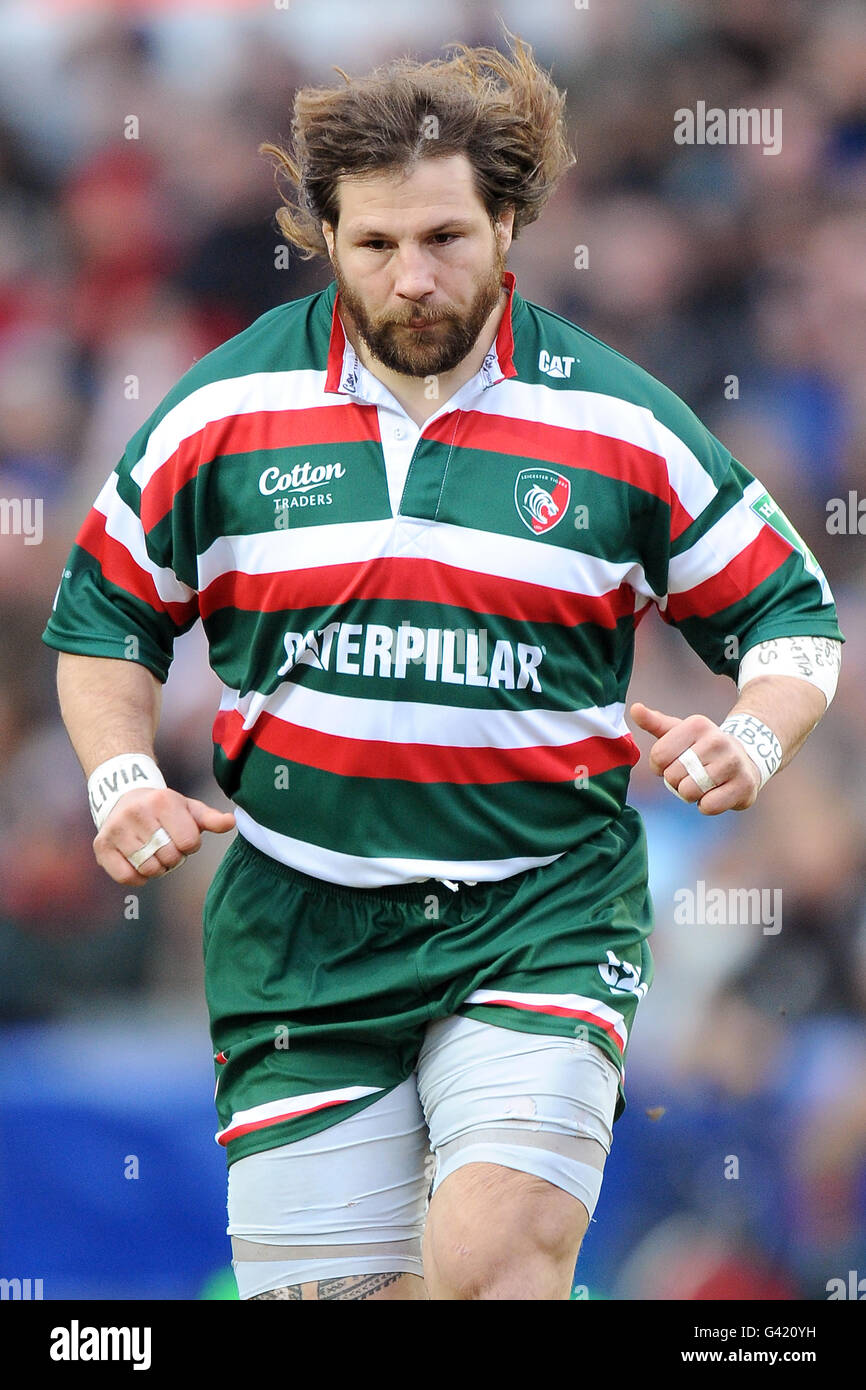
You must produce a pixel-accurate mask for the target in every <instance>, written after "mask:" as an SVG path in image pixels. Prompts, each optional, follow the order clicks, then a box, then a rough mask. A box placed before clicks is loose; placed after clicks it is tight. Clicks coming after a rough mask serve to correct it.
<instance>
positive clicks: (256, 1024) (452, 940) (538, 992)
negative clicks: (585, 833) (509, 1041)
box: [204, 807, 652, 1165]
mask: <svg viewBox="0 0 866 1390" xmlns="http://www.w3.org/2000/svg"><path fill="white" fill-rule="evenodd" d="M651 930H652V906H651V902H650V897H649V892H648V888H647V858H646V841H645V836H644V830H643V823H642V821H641V819H640V816H639V815H638V813H637V812H636V811H635V810H634V809H633V808H631V807H626V809H625V811H624V813H623V814H622V815H621V816H620V817H619V818H618V819H617V820H616V821H612V822H610V824H609V825H608V826H607V827H606V828H605V829H604V830H603V831H602V832H601V833H600V834H598V835H596V836H594V837H593V838H592V840H590V841H586V842H584V843H583V844H581V845H579V846H578V847H576V848H575V849H572V850H569V851H567V852H566V853H565V854H563V855H561V856H560V857H559V858H558V859H556V860H554V861H553V862H552V863H551V864H546V865H543V866H541V867H539V868H534V869H529V870H527V871H526V872H524V873H519V874H515V875H513V876H512V877H510V878H506V879H502V880H499V881H496V882H492V883H478V884H475V885H465V884H461V885H459V886H458V887H457V889H456V890H452V889H451V888H450V887H449V886H447V885H446V884H445V883H443V882H441V881H440V880H438V879H426V880H423V881H419V882H414V883H407V884H405V885H400V886H399V887H382V888H347V887H343V886H341V885H338V884H333V883H328V882H324V881H322V880H320V879H315V878H311V877H310V876H308V875H306V874H303V873H300V872H299V871H297V870H295V869H292V868H289V867H288V866H286V865H284V864H280V863H278V862H277V861H276V860H273V859H271V858H270V857H269V856H268V855H265V854H263V853H262V852H261V851H260V850H258V849H256V848H255V847H254V846H252V845H250V844H249V842H248V841H246V840H244V839H243V837H242V836H240V835H238V836H237V837H236V839H235V840H234V841H233V842H232V845H231V846H230V848H229V850H228V852H227V854H226V855H225V857H224V859H223V861H222V863H221V864H220V866H219V869H218V870H217V873H216V875H215V877H214V880H213V883H212V884H211V887H210V889H209V891H208V895H207V899H206V902H205V908H204V956H205V991H206V997H207V1003H208V1009H209V1013H210V1020H211V1036H212V1039H213V1046H214V1058H215V1071H216V1090H215V1101H216V1108H217V1115H218V1120H219V1130H218V1133H217V1135H216V1139H217V1142H218V1143H219V1144H221V1145H223V1146H224V1148H225V1150H226V1158H227V1162H228V1164H229V1165H231V1164H232V1163H234V1162H235V1161H236V1160H237V1159H240V1158H245V1157H247V1156H248V1155H250V1154H255V1153H261V1152H263V1151H264V1150H266V1149H270V1148H276V1147H279V1146H281V1145H284V1144H287V1143H292V1142H293V1141H295V1140H297V1139H303V1138H306V1137H307V1136H308V1135H312V1134H316V1133H318V1132H320V1131H321V1130H324V1129H327V1128H328V1127H329V1126H331V1125H334V1124H337V1123H339V1122H340V1121H342V1120H344V1119H346V1118H347V1117H348V1116H350V1115H353V1114H355V1113H356V1112H358V1111H360V1110H363V1109H365V1108H366V1107H367V1106H370V1105H372V1104H374V1103H375V1102H376V1101H378V1100H379V1099H381V1097H383V1096H384V1095H386V1094H387V1093H388V1092H389V1091H390V1090H392V1089H393V1088H394V1087H396V1086H399V1085H401V1083H403V1082H404V1081H405V1080H406V1079H407V1078H409V1077H410V1076H412V1074H413V1072H415V1070H416V1067H417V1064H418V1058H419V1055H420V1052H421V1048H422V1046H423V1044H424V1040H425V1036H426V1033H427V1029H428V1025H429V1024H431V1023H432V1022H433V1021H434V1020H437V1019H444V1018H448V1017H450V1016H452V1015H462V1016H464V1017H467V1018H472V1019H477V1020H479V1021H480V1022H483V1023H488V1024H493V1025H494V1026H496V1027H501V1028H508V1029H512V1030H515V1031H517V1032H522V1033H532V1034H547V1035H550V1036H554V1037H567V1038H571V1039H576V1040H583V1041H585V1042H588V1043H591V1044H593V1045H594V1046H595V1047H598V1048H599V1049H600V1050H601V1051H602V1052H603V1053H604V1054H605V1056H606V1057H608V1058H609V1059H610V1060H611V1061H612V1062H613V1063H614V1064H615V1066H616V1067H617V1068H618V1070H619V1073H620V1081H619V1086H618V1093H617V1104H616V1112H615V1118H617V1119H618V1118H619V1116H620V1115H621V1114H622V1111H623V1110H624V1108H625V1094H624V1090H623V1081H624V1075H625V1066H624V1064H625V1057H626V1051H627V1047H628V1041H629V1034H630V1031H631V1027H632V1024H633V1021H634V1016H635V1011H636V1009H637V1005H638V1003H639V1001H640V999H642V998H643V995H644V994H645V993H646V990H647V989H648V987H649V985H650V984H651V982H652V957H651V954H650V950H649V945H648V941H647V937H648V936H649V933H650V932H651Z"/></svg>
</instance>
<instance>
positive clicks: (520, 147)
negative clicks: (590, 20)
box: [259, 30, 575, 260]
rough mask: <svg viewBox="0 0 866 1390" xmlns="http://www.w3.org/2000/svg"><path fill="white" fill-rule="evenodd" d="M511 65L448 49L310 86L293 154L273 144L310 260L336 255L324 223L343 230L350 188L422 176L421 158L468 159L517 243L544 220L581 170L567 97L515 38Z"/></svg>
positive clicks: (301, 94) (287, 204) (489, 204)
mask: <svg viewBox="0 0 866 1390" xmlns="http://www.w3.org/2000/svg"><path fill="white" fill-rule="evenodd" d="M506 33H507V34H508V38H509V40H511V39H513V40H514V43H513V44H510V45H509V47H510V56H506V55H504V54H502V53H500V52H499V51H498V50H497V49H495V48H486V47H479V48H469V47H467V45H466V44H464V43H455V44H450V45H449V46H448V50H447V51H449V52H450V51H452V50H453V51H454V56H453V57H449V58H447V59H439V58H437V59H434V60H432V61H431V62H428V63H420V62H418V61H417V60H416V59H413V58H409V57H404V58H397V59H394V60H392V61H391V62H389V63H386V64H384V65H382V66H380V67H377V68H375V69H374V71H373V72H371V73H370V74H369V75H368V76H366V77H361V78H351V77H349V76H348V75H347V74H346V73H345V72H343V70H342V68H336V69H335V70H336V71H337V72H339V73H340V76H341V77H342V78H343V79H344V82H345V86H343V87H302V88H300V89H299V91H298V92H297V93H296V95H295V102H294V117H293V121H292V140H291V146H290V148H284V147H283V146H281V145H273V144H265V145H261V146H260V147H259V153H260V154H267V155H270V156H272V158H273V160H274V165H275V168H274V175H275V179H276V181H277V186H278V188H279V187H280V183H281V180H282V181H283V182H285V183H287V184H288V185H289V186H290V190H291V195H290V196H288V197H287V196H286V195H285V194H284V193H283V192H282V190H280V192H281V197H282V199H283V206H282V207H280V208H278V210H277V214H276V217H277V222H278V224H279V227H280V230H281V231H282V233H283V236H284V237H285V238H286V240H287V241H288V242H291V244H292V245H293V246H296V247H298V249H299V250H300V252H301V255H302V257H303V259H304V260H309V259H310V257H312V256H316V255H327V247H326V244H325V239H324V237H323V236H322V231H321V225H320V224H321V222H323V221H325V222H329V223H331V225H332V226H334V227H336V226H337V220H338V216H339V202H338V180H339V178H340V177H341V176H342V175H352V176H358V175H363V174H370V173H373V172H374V171H376V172H378V171H380V170H381V171H394V172H397V171H403V170H411V169H412V168H413V167H414V166H415V165H416V164H417V162H418V161H419V160H420V159H424V158H441V157H444V156H446V155H453V154H465V155H466V156H467V157H468V159H469V161H470V163H471V164H472V167H473V170H474V173H475V184H476V188H477V191H478V196H479V197H480V199H481V201H482V202H483V203H484V206H485V208H486V209H487V212H488V215H489V216H490V217H491V219H495V218H497V217H498V216H500V215H501V213H502V212H503V211H504V210H505V209H506V208H510V207H511V208H514V233H513V234H514V236H517V234H518V232H519V231H520V229H521V228H522V227H526V226H528V225H529V223H530V222H534V221H535V219H536V218H537V217H538V215H539V213H540V212H541V210H542V208H543V207H544V204H545V203H546V202H547V200H548V198H549V197H550V195H551V194H552V193H553V191H554V189H555V187H556V184H557V182H558V181H559V179H560V177H561V176H562V174H563V173H564V172H565V170H566V169H568V168H569V167H570V165H572V164H573V163H574V162H575V158H574V155H573V154H572V152H571V150H570V149H569V148H568V144H567V141H566V136H565V121H564V114H563V113H564V107H565V92H560V91H558V89H557V88H556V87H555V86H554V84H553V82H552V80H551V78H550V77H549V75H548V74H547V73H546V72H544V71H543V70H542V69H541V68H539V67H538V65H537V64H536V63H535V61H534V59H533V56H532V49H531V48H530V47H529V45H528V44H526V43H524V42H523V40H522V39H519V38H516V36H515V35H513V34H510V33H508V31H507V30H506Z"/></svg>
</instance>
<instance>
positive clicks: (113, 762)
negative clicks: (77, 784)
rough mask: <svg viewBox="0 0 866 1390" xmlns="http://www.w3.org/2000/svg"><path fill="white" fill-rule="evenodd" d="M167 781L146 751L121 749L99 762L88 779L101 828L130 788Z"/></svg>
mask: <svg viewBox="0 0 866 1390" xmlns="http://www.w3.org/2000/svg"><path fill="white" fill-rule="evenodd" d="M165 785H166V782H165V778H164V777H163V775H162V773H161V772H160V770H159V768H158V767H157V765H156V763H155V762H154V761H153V758H151V757H148V755H147V754H146V753H118V755H117V757H116V758H109V759H108V760H107V761H106V762H104V763H100V764H99V767H97V768H96V769H95V770H94V771H93V772H92V773H91V774H90V777H89V778H88V781H87V795H88V798H89V800H90V814H91V815H92V816H93V823H94V825H95V826H96V828H97V830H101V829H102V827H103V825H104V823H105V821H106V820H107V819H108V817H109V816H110V814H111V812H112V811H113V810H114V808H115V806H116V805H117V803H118V801H119V800H120V798H121V797H122V796H125V795H126V793H127V792H137V791H143V790H144V789H145V788H146V787H154V788H157V787H164V786H165Z"/></svg>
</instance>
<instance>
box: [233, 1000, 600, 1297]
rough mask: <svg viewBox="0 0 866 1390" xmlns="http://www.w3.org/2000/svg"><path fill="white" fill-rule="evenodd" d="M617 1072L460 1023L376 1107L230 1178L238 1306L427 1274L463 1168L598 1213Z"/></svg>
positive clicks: (434, 1032)
mask: <svg viewBox="0 0 866 1390" xmlns="http://www.w3.org/2000/svg"><path fill="white" fill-rule="evenodd" d="M619 1075H620V1074H619V1071H618V1069H617V1067H616V1066H614V1064H613V1063H612V1062H611V1061H610V1060H609V1059H608V1058H607V1057H605V1055H604V1053H603V1052H601V1050H600V1049H599V1048H597V1047H595V1046H594V1045H593V1044H592V1043H588V1042H586V1041H583V1040H581V1039H572V1038H560V1037H547V1036H542V1035H539V1034H534V1033H519V1032H516V1031H514V1030H512V1029H508V1028H496V1027H493V1026H492V1025H490V1024H487V1023H479V1022H478V1021H476V1020H475V1019H469V1018H463V1017H461V1016H459V1015H455V1016H453V1017H451V1018H446V1019H441V1020H439V1021H437V1022H435V1023H432V1024H430V1026H429V1027H428V1030H427V1035H426V1038H425V1041H424V1045H423V1047H422V1049H421V1053H420V1055H419V1059H418V1067H417V1071H416V1072H415V1073H413V1075H412V1076H410V1077H409V1078H408V1079H407V1080H406V1081H404V1082H402V1083H401V1084H400V1085H399V1086H396V1087H394V1089H393V1090H392V1091H389V1092H388V1094H387V1095H385V1096H383V1097H382V1099H381V1100H379V1101H376V1102H375V1104H373V1105H370V1106H368V1107H367V1108H366V1109H365V1110H361V1111H359V1112H357V1113H356V1114H355V1115H351V1116H350V1117H349V1118H348V1119H345V1120H341V1121H339V1122H338V1123H337V1124H335V1125H332V1126H331V1127H330V1128H329V1129H325V1130H322V1131H320V1132H319V1133H318V1134H313V1135H310V1136H308V1137H307V1138H306V1139H299V1140H296V1141H295V1142H294V1143H293V1144H283V1145H282V1146H280V1147H278V1148H273V1149H266V1150H265V1151H264V1152H263V1153H257V1154H251V1155H250V1156H249V1157H247V1158H241V1159H238V1160H237V1161H236V1162H235V1163H233V1164H232V1166H231V1167H230V1169H229V1184H228V1215H229V1224H228V1234H229V1235H230V1236H231V1237H232V1253H233V1257H234V1258H233V1260H232V1264H233V1266H234V1270H235V1276H236V1278H237V1282H238V1291H239V1295H240V1297H241V1298H242V1299H247V1298H252V1297H254V1296H255V1295H256V1294H259V1293H265V1292H267V1291H268V1290H269V1289H277V1288H280V1287H282V1286H284V1285H287V1286H292V1285H296V1284H302V1283H307V1282H310V1281H314V1280H320V1279H331V1278H335V1279H336V1278H343V1277H345V1276H347V1275H352V1274H385V1273H396V1272H404V1273H408V1274H418V1275H421V1274H423V1267H422V1263H421V1237H422V1234H423V1230H424V1220H425V1215H426V1209H427V1204H428V1200H429V1198H430V1197H431V1196H432V1193H433V1192H435V1190H436V1189H437V1188H438V1186H439V1184H440V1183H442V1182H443V1181H444V1180H445V1178H447V1177H448V1176H449V1175H450V1174H451V1173H453V1172H455V1171H456V1170H457V1169H458V1168H460V1167H462V1166H463V1165H464V1164H467V1163H498V1164H501V1165H502V1166H504V1167H506V1168H512V1169H516V1170H518V1171H520V1172H524V1173H531V1174H533V1175H534V1176H535V1177H539V1178H545V1179H546V1180H547V1181H548V1182H551V1183H553V1184H554V1185H555V1186H556V1187H560V1188H563V1189H564V1190H565V1191H566V1192H569V1193H571V1195H572V1196H574V1197H576V1198H578V1200H579V1201H581V1202H582V1203H583V1204H584V1206H585V1207H586V1209H587V1211H588V1213H589V1216H590V1217H592V1214H593V1212H594V1210H595V1206H596V1202H597V1201H598V1196H599V1192H600V1190H601V1180H602V1172H603V1169H604V1161H605V1158H606V1156H607V1154H608V1153H609V1152H610V1146H611V1137H612V1128H613V1115H614V1109H615V1107H616V1098H617V1083H618V1081H619Z"/></svg>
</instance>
